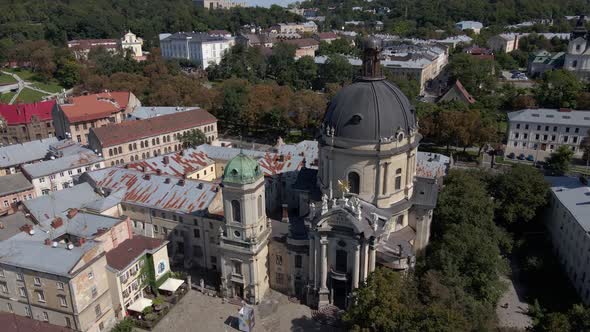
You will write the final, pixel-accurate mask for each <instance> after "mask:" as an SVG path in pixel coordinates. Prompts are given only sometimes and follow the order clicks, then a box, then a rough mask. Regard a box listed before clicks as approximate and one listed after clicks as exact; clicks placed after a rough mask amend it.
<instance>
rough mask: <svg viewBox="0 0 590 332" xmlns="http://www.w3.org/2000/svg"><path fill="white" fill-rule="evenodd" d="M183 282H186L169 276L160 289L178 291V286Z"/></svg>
mask: <svg viewBox="0 0 590 332" xmlns="http://www.w3.org/2000/svg"><path fill="white" fill-rule="evenodd" d="M182 284H184V281H183V280H180V279H175V278H168V280H166V281H164V283H163V284H162V286H160V287H159V288H158V289H161V290H163V291H167V292H176V290H177V289H178V287H180V285H182Z"/></svg>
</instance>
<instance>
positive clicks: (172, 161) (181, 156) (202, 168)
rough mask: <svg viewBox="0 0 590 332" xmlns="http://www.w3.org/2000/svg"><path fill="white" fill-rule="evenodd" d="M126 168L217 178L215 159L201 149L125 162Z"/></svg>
mask: <svg viewBox="0 0 590 332" xmlns="http://www.w3.org/2000/svg"><path fill="white" fill-rule="evenodd" d="M124 167H125V168H126V169H132V170H136V171H139V172H142V173H145V174H154V175H172V176H174V177H179V178H186V179H192V180H202V181H213V180H215V179H217V175H216V173H217V172H216V170H215V161H214V160H213V159H211V158H209V157H208V156H207V154H206V153H205V152H204V151H202V150H201V149H192V148H191V149H186V150H180V151H179V152H173V153H169V154H167V155H163V156H157V157H152V158H148V159H145V160H140V161H133V162H130V163H127V164H125V166H124Z"/></svg>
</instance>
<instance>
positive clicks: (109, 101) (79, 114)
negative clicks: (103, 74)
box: [61, 91, 131, 123]
mask: <svg viewBox="0 0 590 332" xmlns="http://www.w3.org/2000/svg"><path fill="white" fill-rule="evenodd" d="M130 95H131V93H130V92H125V91H116V92H103V93H97V94H92V95H87V96H79V97H73V98H71V99H70V100H69V101H68V103H67V104H63V105H61V109H62V110H63V112H64V113H65V115H66V117H67V118H68V120H69V121H70V123H76V122H83V121H90V120H97V119H102V118H106V117H108V116H110V115H111V114H114V113H117V112H119V111H121V110H123V109H125V108H126V107H127V104H128V103H129V97H130Z"/></svg>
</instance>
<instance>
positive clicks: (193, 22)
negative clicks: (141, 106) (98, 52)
mask: <svg viewBox="0 0 590 332" xmlns="http://www.w3.org/2000/svg"><path fill="white" fill-rule="evenodd" d="M298 19H300V17H299V16H297V15H294V14H291V13H288V12H286V11H285V10H284V9H283V8H281V7H278V6H273V7H271V8H270V9H268V8H236V9H232V10H231V11H220V10H214V11H208V10H204V9H202V8H196V6H195V5H193V3H192V1H191V0H73V1H72V0H5V1H0V39H4V38H9V39H12V40H13V41H19V40H26V39H47V40H49V41H51V42H52V43H54V44H57V45H63V44H65V42H66V41H67V40H69V39H77V38H119V37H121V36H122V34H123V32H124V31H126V30H127V29H131V30H132V31H133V32H134V33H136V34H138V35H139V36H141V37H143V38H144V39H145V40H146V41H147V43H148V45H147V47H149V46H152V45H156V43H157V36H158V34H159V33H161V32H165V31H193V30H195V31H197V30H199V31H203V30H207V29H226V30H230V31H235V30H237V29H238V28H239V27H240V26H241V25H243V24H249V23H255V24H258V25H261V26H268V25H271V24H274V23H277V22H281V21H294V20H298Z"/></svg>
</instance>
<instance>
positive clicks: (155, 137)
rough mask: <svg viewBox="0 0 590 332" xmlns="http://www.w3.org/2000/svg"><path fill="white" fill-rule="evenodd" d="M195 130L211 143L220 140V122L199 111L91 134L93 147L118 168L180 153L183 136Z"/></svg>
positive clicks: (181, 113)
mask: <svg viewBox="0 0 590 332" xmlns="http://www.w3.org/2000/svg"><path fill="white" fill-rule="evenodd" d="M192 130H200V131H201V132H203V133H204V134H205V136H206V138H207V142H209V143H210V142H214V141H215V140H217V138H218V134H217V119H216V118H215V117H214V116H213V115H211V114H210V113H209V112H207V111H205V110H202V109H196V110H192V111H186V112H179V113H173V114H167V115H162V116H159V117H155V118H150V119H144V120H137V121H125V122H122V123H116V124H112V125H109V126H104V127H100V128H96V127H95V128H92V130H91V131H90V135H89V146H90V148H91V149H92V150H95V151H97V152H98V153H100V154H102V156H103V157H104V160H105V165H107V166H109V165H110V166H114V165H119V164H125V163H128V162H132V161H138V160H143V159H146V158H150V157H152V156H159V155H162V154H167V153H170V152H172V151H180V150H181V149H182V141H181V136H182V135H183V134H184V133H188V132H190V131H192Z"/></svg>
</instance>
